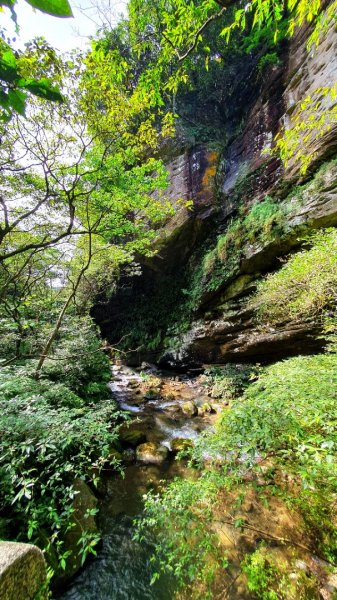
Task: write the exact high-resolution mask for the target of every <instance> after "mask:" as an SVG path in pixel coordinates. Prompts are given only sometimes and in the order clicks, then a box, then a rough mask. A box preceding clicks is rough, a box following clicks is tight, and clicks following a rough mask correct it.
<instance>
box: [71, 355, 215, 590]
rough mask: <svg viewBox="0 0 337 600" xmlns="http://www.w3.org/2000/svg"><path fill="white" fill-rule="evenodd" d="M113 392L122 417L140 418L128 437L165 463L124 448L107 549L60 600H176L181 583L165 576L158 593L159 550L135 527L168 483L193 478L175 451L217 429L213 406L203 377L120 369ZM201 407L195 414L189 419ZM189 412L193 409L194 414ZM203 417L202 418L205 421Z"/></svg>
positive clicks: (105, 533)
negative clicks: (150, 495)
mask: <svg viewBox="0 0 337 600" xmlns="http://www.w3.org/2000/svg"><path fill="white" fill-rule="evenodd" d="M112 375H113V378H112V381H111V382H110V384H109V386H110V389H111V392H112V396H113V397H114V399H115V400H116V401H117V403H118V405H119V407H120V409H121V410H123V411H126V412H127V413H128V414H129V415H130V417H132V418H133V422H132V425H131V426H130V427H129V428H128V429H127V431H134V432H135V433H136V434H137V435H140V434H142V435H143V437H144V439H143V441H145V438H146V442H150V443H152V444H154V445H155V447H156V448H159V451H160V452H162V457H164V458H161V459H160V461H158V462H154V461H152V462H149V459H148V458H146V457H145V458H144V457H143V458H142V457H140V456H139V455H138V451H137V455H136V450H135V446H136V445H137V444H135V443H132V444H128V443H126V444H125V443H124V453H123V458H124V462H125V465H126V466H125V473H124V477H121V476H120V475H117V474H116V473H114V472H112V471H111V472H108V473H106V474H105V475H104V477H103V482H102V485H103V488H104V494H102V498H101V499H100V505H99V526H100V530H101V535H102V544H101V546H100V549H99V551H98V552H97V556H96V557H95V558H94V559H93V560H91V561H89V562H88V564H87V565H86V566H85V568H84V569H83V570H82V571H81V572H80V573H79V574H78V575H77V576H76V577H75V578H74V579H73V580H72V581H71V582H70V584H69V585H68V587H67V589H66V591H65V592H64V593H63V594H62V596H61V597H60V600H171V599H172V598H173V595H174V582H173V581H171V580H169V579H168V578H167V577H164V576H162V577H161V578H160V579H159V580H158V581H156V583H155V584H154V585H153V586H151V585H150V581H151V573H152V570H153V565H150V557H151V554H152V548H151V545H150V544H149V543H144V542H143V543H142V544H141V543H139V542H137V541H135V540H134V539H133V534H134V519H135V518H136V517H137V516H139V515H141V513H142V508H143V495H144V494H145V493H147V492H148V491H149V490H153V489H156V488H157V487H158V485H159V483H160V482H162V481H163V480H166V481H169V480H170V479H172V478H173V477H176V476H179V477H184V476H186V475H187V474H188V473H189V472H190V471H191V470H190V469H188V468H187V466H186V465H185V464H184V463H183V461H177V460H175V456H174V449H175V444H177V441H178V445H179V444H180V443H181V440H191V442H193V440H195V439H196V438H197V437H198V436H199V435H200V433H201V431H203V430H204V429H206V428H209V427H210V426H211V425H212V423H213V422H214V415H213V414H210V413H208V412H207V411H206V412H205V411H204V409H203V408H202V407H205V403H207V402H208V401H209V398H208V397H207V396H205V390H204V388H203V387H202V385H200V383H199V381H198V378H197V377H189V376H187V375H181V374H180V375H178V374H173V373H172V372H170V373H165V372H160V371H157V370H156V369H155V368H151V367H149V366H145V370H143V371H141V370H136V369H131V368H129V367H125V366H122V365H120V366H119V365H113V366H112ZM192 403H193V405H194V409H195V410H194V412H195V414H194V415H192V414H187V413H188V412H189V411H188V410H187V408H190V409H191V405H192ZM186 404H187V406H186ZM198 406H199V409H198ZM197 411H198V413H199V414H197Z"/></svg>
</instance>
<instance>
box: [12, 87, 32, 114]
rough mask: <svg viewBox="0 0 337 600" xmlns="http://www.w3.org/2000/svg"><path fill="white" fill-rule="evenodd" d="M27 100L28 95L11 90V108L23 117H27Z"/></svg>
mask: <svg viewBox="0 0 337 600" xmlns="http://www.w3.org/2000/svg"><path fill="white" fill-rule="evenodd" d="M26 98H27V94H25V93H24V92H20V90H9V92H8V100H9V104H10V106H12V108H14V110H15V111H16V112H17V113H19V115H22V116H24V115H25V106H26V102H25V101H26Z"/></svg>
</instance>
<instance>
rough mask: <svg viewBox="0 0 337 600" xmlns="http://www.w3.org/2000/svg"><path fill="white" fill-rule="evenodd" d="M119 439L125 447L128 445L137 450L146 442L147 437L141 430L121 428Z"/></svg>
mask: <svg viewBox="0 0 337 600" xmlns="http://www.w3.org/2000/svg"><path fill="white" fill-rule="evenodd" d="M119 439H120V442H121V444H122V445H123V446H125V445H127V446H133V447H134V448H135V447H136V446H138V445H139V444H143V443H144V442H146V435H145V433H144V432H143V431H141V430H140V429H131V428H127V427H121V428H120V430H119Z"/></svg>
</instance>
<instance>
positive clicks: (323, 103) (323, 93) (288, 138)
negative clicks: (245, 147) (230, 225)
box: [265, 3, 337, 175]
mask: <svg viewBox="0 0 337 600" xmlns="http://www.w3.org/2000/svg"><path fill="white" fill-rule="evenodd" d="M335 6H336V8H337V3H336V4H335ZM336 99H337V84H333V85H331V86H325V87H320V88H317V89H315V90H314V91H313V92H312V93H311V94H310V95H308V96H306V97H305V98H303V99H302V100H301V102H300V103H299V104H298V105H297V106H296V109H295V112H294V114H293V116H292V119H291V123H290V125H289V127H287V128H285V129H284V130H282V131H281V132H280V133H279V134H278V135H277V136H276V137H275V145H274V147H273V148H272V149H271V150H270V149H269V150H268V149H266V150H265V153H266V154H275V153H277V154H278V155H279V156H280V157H281V159H282V161H283V163H284V165H285V166H287V165H288V164H289V163H294V164H295V165H298V167H299V171H300V173H301V174H302V175H306V173H307V171H308V169H309V167H310V165H311V164H312V163H313V161H314V159H315V157H316V155H317V151H314V152H306V147H308V146H309V145H310V144H312V145H314V142H317V140H319V139H320V138H322V137H323V136H324V135H326V134H327V133H329V131H331V129H332V128H333V127H334V126H335V125H336V123H337V105H336Z"/></svg>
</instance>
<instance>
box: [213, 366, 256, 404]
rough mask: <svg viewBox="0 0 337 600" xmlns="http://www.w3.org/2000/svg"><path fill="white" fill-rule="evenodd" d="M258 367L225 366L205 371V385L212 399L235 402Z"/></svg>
mask: <svg viewBox="0 0 337 600" xmlns="http://www.w3.org/2000/svg"><path fill="white" fill-rule="evenodd" d="M255 372H256V367H254V366H253V365H231V364H227V365H223V366H219V367H211V368H210V369H206V370H205V375H204V385H205V386H206V388H207V389H208V390H209V393H210V395H211V397H212V398H217V399H221V400H227V401H229V400H233V399H234V398H237V397H238V396H240V395H241V394H242V392H243V391H244V389H245V388H246V387H247V385H248V384H249V382H250V381H251V379H252V378H253V377H254V373H255Z"/></svg>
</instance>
